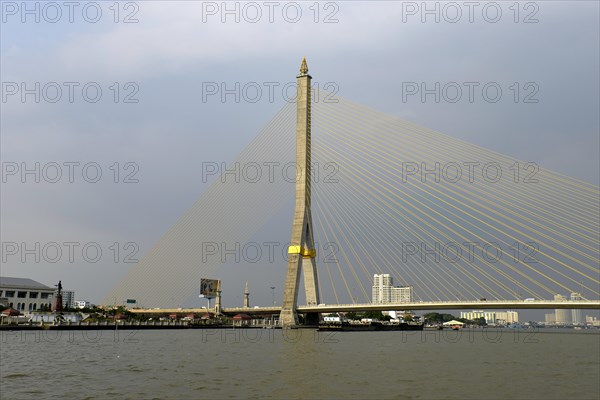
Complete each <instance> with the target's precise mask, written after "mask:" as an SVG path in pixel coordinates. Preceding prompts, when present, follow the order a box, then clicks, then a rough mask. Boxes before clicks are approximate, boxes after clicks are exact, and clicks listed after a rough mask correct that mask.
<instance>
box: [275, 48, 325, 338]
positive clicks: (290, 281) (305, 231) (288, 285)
mask: <svg viewBox="0 0 600 400" xmlns="http://www.w3.org/2000/svg"><path fill="white" fill-rule="evenodd" d="M311 79H312V77H311V76H310V75H309V74H308V66H307V64H306V58H304V59H302V65H301V66H300V75H298V76H297V77H296V80H297V84H298V94H297V99H296V205H295V209H294V220H293V222H292V239H291V241H290V247H289V248H288V269H287V274H286V278H285V287H284V292H283V304H282V307H281V314H280V317H279V319H280V322H281V325H282V326H283V327H290V326H294V325H298V314H297V312H296V306H297V303H298V290H299V285H300V274H301V272H302V273H303V274H304V290H305V292H306V303H307V305H309V306H311V305H313V306H316V305H318V304H319V282H318V277H317V264H316V262H315V257H316V250H315V243H314V239H313V227H312V215H311V211H310V202H311V165H310V160H311V146H310V127H311V104H310V102H311V98H310V95H311ZM318 322H319V314H318V313H309V314H307V315H306V319H305V323H306V324H316V323H318Z"/></svg>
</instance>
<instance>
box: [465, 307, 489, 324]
mask: <svg viewBox="0 0 600 400" xmlns="http://www.w3.org/2000/svg"><path fill="white" fill-rule="evenodd" d="M460 317H461V318H464V319H470V320H471V321H475V320H477V319H479V318H484V319H485V322H486V323H487V324H492V323H495V322H496V313H495V312H494V311H483V310H473V311H462V312H461V313H460Z"/></svg>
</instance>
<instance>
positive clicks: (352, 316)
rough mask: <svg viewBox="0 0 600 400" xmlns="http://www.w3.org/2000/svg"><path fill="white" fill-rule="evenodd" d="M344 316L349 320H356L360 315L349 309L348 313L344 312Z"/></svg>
mask: <svg viewBox="0 0 600 400" xmlns="http://www.w3.org/2000/svg"><path fill="white" fill-rule="evenodd" d="M346 318H347V319H350V320H357V319H360V316H359V315H358V313H356V312H354V311H350V312H349V313H346Z"/></svg>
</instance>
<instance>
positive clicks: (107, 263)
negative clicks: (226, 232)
mask: <svg viewBox="0 0 600 400" xmlns="http://www.w3.org/2000/svg"><path fill="white" fill-rule="evenodd" d="M113 3H114V2H112V1H110V2H97V3H93V4H91V3H86V2H82V3H77V5H76V7H75V8H74V9H72V10H69V9H68V8H67V7H66V6H64V5H62V3H56V4H58V8H57V7H54V8H52V7H44V3H36V2H30V3H27V4H28V7H30V9H33V10H35V7H36V4H37V7H38V10H39V15H38V16H36V15H35V11H34V13H33V14H30V13H29V14H28V13H27V12H25V11H24V10H23V9H22V5H23V4H24V3H21V2H8V1H2V2H1V5H2V25H1V50H0V53H1V58H2V59H1V81H2V103H1V106H2V111H1V119H2V121H1V153H0V155H1V159H2V163H3V164H2V173H3V182H2V193H1V200H2V205H1V216H2V226H1V234H2V242H3V246H5V244H6V243H7V242H11V243H13V242H14V243H18V244H19V245H20V244H21V243H26V244H27V246H29V247H30V248H33V247H34V246H35V243H36V242H39V243H40V244H41V246H44V244H47V243H50V242H58V243H64V242H78V243H81V244H82V245H83V244H85V243H88V242H93V243H98V244H99V245H100V247H101V248H102V249H103V251H104V253H103V257H102V259H101V260H100V261H99V262H97V263H91V262H88V261H86V260H83V259H82V257H81V253H80V250H79V249H77V250H76V251H75V262H73V263H70V262H68V260H67V258H66V257H67V255H63V257H62V259H61V260H59V261H58V262H56V263H48V262H46V261H44V260H43V259H42V260H40V262H39V263H37V262H35V261H34V260H33V257H32V256H30V257H29V258H27V259H26V260H25V262H23V261H22V260H21V257H20V255H21V253H23V249H19V253H18V254H17V255H7V254H6V252H4V254H3V257H4V259H3V260H2V275H3V276H18V277H27V278H32V279H34V280H37V281H40V282H42V283H45V284H48V285H50V284H54V283H56V282H58V280H59V279H62V281H63V285H64V287H65V289H74V290H76V292H77V297H78V298H80V297H81V298H86V299H89V300H91V301H92V302H94V301H99V300H100V299H101V298H102V297H103V296H104V295H105V294H106V293H107V292H108V291H109V289H110V288H111V287H112V286H114V285H115V284H116V282H117V281H118V280H119V279H120V278H121V277H122V276H123V275H124V273H125V272H126V271H127V269H128V268H130V267H131V264H127V263H123V262H122V259H123V257H124V255H125V254H127V252H128V251H130V250H131V249H133V248H129V249H123V246H125V245H126V244H127V243H128V242H133V243H135V244H136V245H137V246H139V250H137V258H140V257H141V256H142V255H143V254H144V252H145V251H148V249H149V248H150V247H151V246H152V244H153V243H155V242H156V241H157V240H158V238H159V237H160V236H161V235H162V234H163V233H164V232H165V231H166V230H167V229H168V227H169V226H171V225H172V224H173V223H174V222H175V220H176V219H177V218H178V217H179V216H180V215H181V214H182V213H183V212H185V210H186V209H188V208H189V207H190V206H191V204H193V202H194V201H195V200H196V199H197V198H198V196H199V195H200V194H201V193H202V191H203V189H204V188H205V187H206V185H205V184H204V183H203V182H202V178H201V164H202V162H203V161H217V162H227V161H229V160H231V159H233V158H234V157H235V156H236V154H238V153H239V152H240V151H241V150H242V149H243V148H244V147H245V146H246V145H247V144H248V143H249V142H250V141H251V140H252V138H253V137H254V136H256V134H257V133H258V132H259V131H260V130H261V128H262V127H264V126H265V125H266V124H267V123H268V121H269V120H270V119H271V118H272V117H273V116H274V115H275V113H276V112H277V111H278V110H279V109H280V108H281V107H282V106H283V105H284V104H285V102H286V95H285V92H283V90H282V88H283V87H284V86H285V85H286V83H289V82H294V81H295V76H296V74H297V71H298V68H299V65H300V61H301V59H302V57H303V56H306V57H307V60H308V66H309V69H310V74H311V75H312V77H313V82H314V83H318V84H319V85H320V87H321V88H324V87H325V85H329V86H328V87H325V89H327V88H329V89H331V88H334V89H335V90H336V91H337V93H338V94H339V95H340V96H343V97H345V98H348V99H350V100H352V101H355V102H357V103H361V104H364V105H367V106H369V107H372V108H374V109H377V110H380V111H384V112H387V113H390V114H393V115H396V116H399V117H402V118H405V119H407V120H410V121H413V122H416V123H418V124H420V125H423V126H426V127H428V128H431V129H435V130H438V131H441V132H443V133H446V134H448V135H451V136H453V137H456V138H461V139H465V140H467V141H470V142H472V143H476V144H478V145H481V146H483V147H486V148H489V149H492V150H495V151H498V152H500V153H504V154H507V155H510V156H514V157H516V158H518V159H521V160H524V161H531V162H536V163H537V164H539V165H540V166H542V167H545V168H548V169H550V170H553V171H556V172H560V173H563V174H566V175H569V176H572V177H574V178H577V179H580V180H583V181H586V182H589V183H593V184H596V185H597V184H598V183H599V180H600V174H599V168H600V156H599V148H600V144H599V136H600V134H599V113H598V109H599V108H600V104H599V74H598V71H599V69H600V65H599V64H600V63H599V48H600V46H599V37H600V32H599V21H598V18H599V17H598V16H599V4H598V2H594V1H569V2H567V1H564V2H561V1H552V2H544V1H539V2H528V3H526V2H521V3H519V4H518V7H515V6H514V5H513V3H514V2H512V1H510V2H496V3H494V2H479V3H477V4H476V5H475V6H474V8H473V9H470V8H469V7H468V6H466V5H464V3H463V2H457V3H452V4H451V5H448V3H436V2H430V3H428V5H427V7H428V9H429V10H436V9H437V10H439V14H438V15H435V11H434V13H425V12H424V10H422V2H394V1H385V2H376V1H375V2H374V1H368V2H366V1H352V2H320V3H314V2H312V1H311V2H296V3H292V2H275V3H276V4H275V5H274V6H273V8H269V7H270V6H268V5H265V4H264V3H263V2H258V3H251V4H250V5H248V4H247V3H243V2H241V3H236V2H229V3H227V7H228V9H229V10H233V11H232V12H231V13H225V12H224V10H223V9H222V4H223V3H222V2H194V1H186V2H173V1H169V2H166V1H164V2H163V1H153V2H143V1H139V2H129V3H126V2H121V3H118V7H114V5H113ZM315 4H316V5H315ZM98 10H101V15H100V14H97V12H98ZM57 11H59V12H60V15H59V14H57ZM70 11H71V12H72V19H73V22H70V21H69V19H70V18H71V16H70V15H69V13H70ZM298 11H300V14H298ZM257 12H258V14H257ZM498 12H500V14H498ZM270 13H271V15H270ZM36 17H39V22H36V20H35V19H36ZM436 17H437V18H438V19H439V22H438V21H436ZM236 18H237V19H238V20H239V21H237V22H236ZM270 19H271V20H272V22H271V21H270ZM96 20H97V22H93V21H96ZM115 20H116V21H117V22H115ZM125 20H127V21H128V22H129V23H126V22H125ZM223 20H225V22H223ZM36 82H39V90H38V89H37V88H36ZM69 82H70V83H69ZM236 82H239V87H240V88H243V87H246V88H247V91H246V92H244V91H243V90H241V91H240V92H238V94H239V96H240V100H239V102H236V99H235V94H228V95H226V96H225V98H224V100H225V101H224V102H223V101H222V98H221V93H220V91H221V89H222V88H223V87H226V88H228V89H230V90H233V91H235V88H236ZM253 82H254V83H253ZM436 82H439V84H440V91H439V95H440V99H439V102H436V101H435V93H433V94H431V93H430V94H428V95H426V96H425V97H424V98H422V97H421V93H412V92H408V89H409V88H412V89H413V90H414V88H415V87H417V88H418V89H419V91H420V90H421V89H422V88H428V89H433V88H435V85H436ZM448 84H449V85H448ZM223 85H224V86H223ZM445 85H446V88H447V89H448V91H446V92H444V91H443V90H442V88H443V87H444V86H445ZM469 85H471V87H474V92H473V97H472V99H469V90H468V87H469ZM486 85H487V86H486ZM457 86H458V87H461V88H462V97H461V98H460V99H458V100H457V101H455V102H453V101H454V100H456V93H455V92H454V91H452V90H454V89H453V88H456V87H457ZM484 86H485V87H491V89H490V90H489V91H488V92H487V93H483V92H482V88H483V87H484ZM84 87H85V91H84V90H83V88H84ZM256 87H260V88H261V89H262V96H260V97H257V96H256V92H255V91H254V90H255V89H256ZM269 87H273V88H274V89H273V97H272V98H270V96H269ZM57 88H59V89H60V91H61V93H60V96H59V95H58V92H57ZM69 88H72V90H73V91H72V98H71V99H70V98H69V95H70V89H69ZM98 88H100V89H101V91H102V94H101V95H97V92H96V91H97V89H98ZM215 88H217V90H218V91H219V92H217V93H214V89H215ZM496 88H500V89H501V91H502V93H501V95H500V96H498V95H497V94H496V93H495V92H494V91H495V90H496ZM24 89H25V90H28V91H29V92H25V94H24V93H23V90H24ZM210 90H212V91H210ZM36 97H39V99H36ZM37 100H39V102H37ZM96 100H97V101H96ZM115 100H116V102H115ZM470 100H472V101H470ZM36 162H37V163H40V168H41V169H42V170H43V171H41V175H42V176H41V177H40V183H37V182H35V175H34V174H28V175H25V176H24V177H22V176H21V171H20V169H22V168H23V166H26V167H27V168H29V169H34V168H35V163H36ZM70 162H74V163H75V162H77V163H79V164H71V165H72V168H73V169H74V176H73V182H69V179H68V172H69V170H68V167H67V166H65V164H64V163H70ZM23 163H24V164H23ZM52 163H58V164H59V165H61V166H62V173H63V175H62V178H60V179H58V180H59V182H58V183H50V182H49V181H51V180H52V179H53V177H54V175H55V172H54V171H55V168H54V165H55V164H52ZM88 163H91V164H90V166H88V169H87V170H86V172H87V175H86V176H85V178H87V180H94V176H95V171H97V170H98V169H100V170H101V172H102V176H101V177H100V178H97V179H98V182H97V183H89V182H87V181H86V179H84V177H82V166H83V165H84V164H88ZM115 163H118V164H117V165H115ZM44 167H46V168H45V169H44ZM15 168H18V170H16V171H15ZM116 170H118V171H119V174H118V176H116V175H115V171H116ZM44 171H45V172H46V175H44V173H43V172H44ZM128 174H129V175H128ZM114 180H117V181H118V183H114ZM127 180H128V181H132V180H133V181H135V180H138V181H139V182H137V183H135V182H130V183H126V182H125V181H127ZM23 181H24V182H23ZM288 219H289V218H286V221H287V220H288ZM115 242H117V243H119V247H121V251H120V253H119V255H118V256H117V259H118V262H114V260H113V259H112V258H113V257H114V256H115V251H114V250H113V249H111V248H110V246H111V244H112V243H115ZM63 249H64V245H63ZM4 250H6V249H4ZM42 258H43V257H42ZM240 285H242V283H240ZM278 286H282V282H280V283H279V284H278ZM261 290H262V289H261ZM270 298H271V293H270V291H268V290H263V291H262V293H256V295H255V296H254V299H255V301H256V302H257V303H261V302H267V303H268V302H269V301H270Z"/></svg>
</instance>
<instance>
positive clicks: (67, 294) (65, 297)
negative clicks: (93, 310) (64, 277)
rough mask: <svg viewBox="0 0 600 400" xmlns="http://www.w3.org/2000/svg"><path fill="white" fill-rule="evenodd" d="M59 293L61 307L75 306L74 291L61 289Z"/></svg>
mask: <svg viewBox="0 0 600 400" xmlns="http://www.w3.org/2000/svg"><path fill="white" fill-rule="evenodd" d="M60 293H61V294H62V306H63V308H75V291H74V290H63V291H61V292H60Z"/></svg>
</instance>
